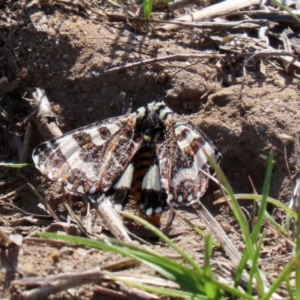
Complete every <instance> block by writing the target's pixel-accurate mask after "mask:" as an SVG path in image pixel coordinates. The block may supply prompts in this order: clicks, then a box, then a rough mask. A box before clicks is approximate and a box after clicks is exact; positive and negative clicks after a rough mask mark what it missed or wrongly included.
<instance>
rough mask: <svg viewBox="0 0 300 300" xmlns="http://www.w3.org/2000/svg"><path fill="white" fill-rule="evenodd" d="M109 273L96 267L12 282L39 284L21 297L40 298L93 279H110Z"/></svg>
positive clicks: (28, 284)
mask: <svg viewBox="0 0 300 300" xmlns="http://www.w3.org/2000/svg"><path fill="white" fill-rule="evenodd" d="M108 274H109V273H108V272H107V271H101V270H100V268H95V269H92V270H89V271H82V272H78V273H63V274H59V275H53V276H48V277H46V278H42V277H32V278H23V279H17V280H14V281H13V282H12V285H13V286H16V285H21V286H26V287H30V286H37V285H39V286H40V287H38V288H34V289H32V290H29V291H24V292H22V293H21V295H20V296H21V299H24V300H27V299H28V300H29V299H40V298H44V297H47V296H49V295H51V294H55V293H58V292H60V291H63V290H66V289H69V288H74V287H77V286H80V285H83V284H88V283H91V282H93V281H97V280H101V279H102V280H103V279H108V280H109V279H110V276H109V275H108Z"/></svg>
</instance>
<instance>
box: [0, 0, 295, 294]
mask: <svg viewBox="0 0 300 300" xmlns="http://www.w3.org/2000/svg"><path fill="white" fill-rule="evenodd" d="M4 2H5V1H4ZM4 2H3V1H0V16H1V19H0V54H1V56H0V72H1V73H0V77H2V78H0V93H1V94H3V97H2V100H1V107H2V108H4V110H5V111H6V112H7V115H4V114H3V113H2V115H1V116H2V118H1V125H2V126H1V127H2V129H1V131H0V133H1V134H0V139H1V145H0V147H1V148H0V149H1V153H0V155H1V160H2V161H5V162H10V163H12V162H18V161H19V152H18V148H17V146H16V145H18V143H20V142H21V141H22V140H23V137H24V133H25V129H26V126H27V123H28V117H29V116H30V115H31V113H32V112H33V111H32V108H31V106H30V105H29V103H28V100H27V99H28V98H30V97H31V96H30V94H29V92H28V91H29V89H30V88H34V87H40V88H42V89H44V90H45V91H46V94H47V96H48V98H49V100H50V102H51V105H52V106H51V108H52V111H53V112H54V113H55V115H56V120H57V124H58V126H59V127H60V129H61V130H62V131H63V132H67V131H69V130H71V129H75V128H78V127H80V126H84V125H88V124H90V123H92V122H95V121H100V120H103V119H105V118H109V117H113V116H118V115H121V114H122V110H123V107H124V103H125V104H126V103H127V102H128V101H129V102H131V101H132V109H133V110H135V109H137V108H138V107H140V106H143V105H145V104H147V103H149V102H151V101H153V100H154V99H157V98H158V97H162V98H163V99H164V100H165V102H166V103H167V105H168V106H169V107H170V108H171V109H173V110H174V111H175V112H176V113H179V114H186V118H188V119H189V120H190V121H191V122H193V123H194V124H195V125H196V126H198V127H199V128H200V129H201V130H202V131H203V132H204V133H205V134H206V135H207V136H208V137H209V138H210V139H211V140H212V141H213V142H214V144H215V145H216V147H217V148H218V149H219V150H220V152H221V153H222V155H223V158H222V161H221V167H222V169H223V171H224V172H225V174H226V176H227V177H228V179H229V182H230V183H231V184H232V187H233V189H234V191H235V192H236V193H252V192H253V187H252V186H251V183H250V180H249V178H251V180H252V182H253V185H254V187H255V189H256V191H257V193H261V190H262V185H263V180H264V176H265V170H266V163H267V158H268V154H269V152H270V151H271V150H272V151H273V153H274V170H273V175H272V182H271V191H270V196H272V197H274V198H276V199H279V200H280V201H282V202H284V203H287V202H288V200H289V199H290V196H291V187H290V180H289V172H288V169H287V164H288V167H289V169H290V172H291V173H292V174H295V173H296V171H297V167H298V165H297V161H296V160H295V157H294V140H295V136H296V134H297V133H298V130H299V125H298V121H299V118H300V114H299V112H300V104H299V101H298V97H299V87H298V86H299V84H298V77H297V76H295V75H294V73H293V72H291V73H290V74H288V73H287V72H285V71H284V69H283V68H282V67H280V60H279V59H277V62H278V63H277V64H276V65H275V64H274V63H273V64H271V63H269V64H267V66H266V73H265V74H263V73H262V72H260V71H259V64H260V60H258V59H254V60H253V61H252V62H251V64H249V67H248V68H247V74H246V76H245V81H244V86H243V88H242V78H243V73H242V72H243V70H242V67H243V60H236V61H234V60H226V59H220V58H218V57H215V58H209V59H191V58H188V59H179V60H170V61H167V60H165V61H161V62H157V63H153V64H148V65H147V67H146V66H145V65H141V66H139V67H136V68H132V67H130V66H129V67H128V68H126V69H124V70H122V71H116V70H115V71H112V69H113V68H115V67H120V66H123V65H127V64H130V63H134V62H138V61H143V60H146V59H150V58H155V57H161V56H166V55H174V54H177V55H180V54H190V55H196V54H199V51H208V50H209V51H214V50H215V48H214V47H215V46H214V45H212V43H211V42H210V41H209V39H207V38H206V35H205V32H202V34H203V35H202V36H201V35H200V37H199V36H198V37H197V38H196V39H195V38H194V37H193V36H194V35H195V34H194V32H193V31H192V29H189V28H185V29H182V30H180V31H176V32H163V33H161V34H158V33H157V32H155V30H154V29H151V28H150V30H148V31H147V30H145V27H144V25H143V24H142V23H141V24H138V25H136V24H135V25H134V26H133V24H131V23H130V22H129V23H126V22H124V21H123V20H120V21H119V20H116V19H110V18H109V17H108V15H107V13H108V12H110V11H111V10H113V8H112V7H111V6H110V5H109V3H103V4H101V5H97V4H96V2H91V3H88V2H85V1H77V2H69V1H61V2H60V1H57V2H56V1H50V2H46V1H45V2H43V1H31V2H30V1H21V0H20V1H13V3H11V2H7V3H6V4H5V5H4V4H3V3H4ZM1 22H2V24H1ZM29 120H30V118H29ZM42 141H44V138H43V137H42V136H41V135H40V133H39V131H38V128H36V127H35V126H33V134H32V137H31V141H30V149H29V155H28V157H27V158H26V161H27V162H32V160H31V155H30V153H31V152H32V150H33V148H34V147H35V146H37V145H38V144H39V143H40V142H42ZM285 151H286V157H287V162H286V160H285V155H284V153H285ZM0 170H1V175H0V176H1V177H2V178H1V182H0V191H1V203H0V214H1V220H0V225H1V229H2V230H3V231H4V232H5V233H7V234H12V233H14V234H21V235H22V236H23V237H24V241H23V244H22V246H21V247H20V248H18V247H14V248H10V249H4V248H2V249H1V250H0V256H1V269H0V270H1V272H0V282H1V285H0V295H1V296H0V297H1V298H2V299H9V298H15V299H17V298H18V297H19V295H20V291H21V290H24V289H25V288H24V286H19V285H18V284H17V283H16V280H17V279H22V278H27V277H42V278H46V277H48V276H50V275H55V274H60V273H64V272H80V271H84V270H89V269H92V268H94V267H95V266H101V267H105V266H106V265H107V264H108V263H111V262H118V261H120V260H122V259H123V258H121V257H117V256H114V255H112V254H110V253H105V252H102V251H95V250H90V249H82V248H76V247H72V246H69V245H65V244H62V243H53V244H49V243H46V242H43V241H41V240H39V241H38V239H37V238H35V237H34V233H35V232H37V231H40V230H45V229H49V226H50V225H51V224H52V223H53V219H52V218H51V217H48V216H47V215H45V211H44V210H43V209H42V208H41V206H40V205H39V201H38V197H37V196H36V195H35V194H34V193H33V192H32V191H31V190H30V189H29V188H28V186H25V187H24V188H23V189H22V190H21V191H19V192H17V193H13V192H14V191H15V189H16V188H18V187H22V186H23V185H26V184H27V183H30V184H31V185H32V186H34V187H35V188H36V189H37V190H38V191H39V192H40V193H41V195H43V196H47V199H48V200H49V201H50V203H51V206H52V207H53V209H54V210H55V211H56V212H57V213H58V214H59V215H60V216H62V218H64V217H66V215H67V212H66V209H65V208H64V207H63V205H62V204H61V197H60V196H59V195H60V192H59V190H58V188H57V186H56V185H55V184H53V183H51V182H50V181H49V180H48V179H46V178H45V177H44V176H42V175H41V174H40V173H39V172H38V171H37V170H35V169H33V168H31V169H26V170H23V171H22V172H21V174H22V175H19V176H16V172H17V171H15V170H11V169H7V168H1V169H0ZM217 189H218V187H217V186H216V185H215V184H214V183H211V184H210V188H209V190H208V192H207V193H206V194H205V196H204V197H203V203H204V204H205V205H206V207H207V208H208V209H209V210H210V211H211V212H212V213H213V215H215V216H216V219H217V220H218V221H219V223H220V224H221V226H222V227H223V228H224V230H225V231H226V233H227V234H228V237H229V238H230V239H231V240H232V241H233V243H234V245H235V246H236V247H237V249H238V250H240V251H241V252H242V251H243V247H244V244H243V241H242V239H241V234H240V231H239V229H238V227H237V224H236V221H235V219H234V217H233V216H232V214H231V212H230V209H229V208H228V207H227V206H221V207H215V206H214V205H213V204H212V201H213V200H214V196H213V193H214V191H216V190H217ZM10 192H12V195H11V196H10V194H9V193H10ZM72 203H73V204H72V208H73V210H74V211H75V212H76V213H77V214H78V216H80V218H82V219H83V220H85V216H86V209H85V204H84V203H83V202H82V200H81V199H76V201H75V200H74V199H72ZM251 204H252V203H250V202H249V203H247V202H246V203H245V208H246V209H248V210H249V211H251V207H252V206H251ZM270 212H271V213H273V216H274V217H275V218H276V220H277V221H278V222H279V223H280V222H282V221H283V220H282V216H281V213H280V212H279V211H277V210H275V211H272V208H271V207H270ZM182 213H183V214H184V215H185V216H186V217H187V218H189V219H190V220H191V221H193V222H194V223H195V224H197V225H198V226H199V227H200V228H202V229H203V230H205V228H206V225H205V223H203V221H202V220H199V219H198V218H197V216H196V215H195V214H194V213H193V211H192V210H189V211H184V212H182ZM167 217H168V216H167V214H166V215H165V216H164V223H165V222H166V220H167ZM126 224H127V225H128V227H129V228H130V229H131V230H132V231H133V232H134V233H135V234H137V235H139V236H140V237H141V238H144V239H146V240H148V242H150V243H151V244H152V245H151V246H149V247H152V248H153V249H155V250H156V251H159V252H160V253H164V254H170V253H172V252H171V251H170V250H169V249H168V248H167V247H165V246H164V245H163V244H162V243H161V242H159V241H158V240H157V239H155V238H154V237H151V236H149V234H148V233H145V232H144V231H143V230H141V229H140V228H137V227H136V226H135V225H133V224H130V222H129V223H128V222H127V223H126ZM51 230H52V231H55V229H53V228H52V229H51ZM92 232H93V234H101V233H103V232H104V233H105V234H108V235H109V233H108V232H107V231H105V228H103V224H102V223H101V220H99V218H98V219H95V220H93V227H92ZM169 237H171V238H172V240H173V241H174V242H176V243H177V244H178V245H179V246H181V247H182V248H183V249H184V250H186V251H188V253H190V254H191V255H192V256H193V257H195V259H196V260H199V261H201V257H202V256H201V253H202V252H203V245H204V242H203V240H202V239H201V238H200V237H199V236H197V235H196V234H195V233H194V232H193V231H192V230H191V229H189V228H188V227H187V225H186V224H185V223H184V222H183V221H181V220H180V219H178V218H175V220H174V222H173V223H172V225H171V229H170V232H169ZM26 238H27V240H26ZM289 251H290V248H289V247H288V245H287V244H286V243H285V241H284V240H283V239H281V238H280V237H279V236H278V235H277V234H276V233H274V232H273V231H272V230H271V229H269V228H266V239H265V243H264V246H263V251H262V252H263V254H264V257H262V260H264V259H265V260H266V261H270V259H273V261H274V262H275V261H276V259H278V260H279V261H280V260H281V261H282V259H281V258H282V257H285V256H286V255H287V254H288V253H289ZM213 259H214V260H219V261H226V257H225V254H224V252H223V251H222V250H220V249H216V250H215V251H214V253H213ZM262 267H263V268H264V270H265V271H266V272H270V273H272V272H273V271H274V272H275V273H276V268H278V265H276V266H274V265H273V264H272V263H270V262H269V263H266V264H263V263H262ZM128 270H130V271H131V272H132V273H139V274H152V273H153V272H152V271H151V270H149V269H147V268H146V267H143V266H135V267H132V268H130V269H128V268H126V270H125V271H126V272H128ZM118 271H119V270H118ZM96 284H99V282H98V283H95V284H89V285H84V286H81V287H78V288H72V289H68V290H66V291H64V292H61V293H58V294H55V295H52V296H50V298H49V299H108V298H107V296H103V295H102V294H101V293H98V292H97V291H96V289H95V285H96ZM27 288H28V287H27Z"/></svg>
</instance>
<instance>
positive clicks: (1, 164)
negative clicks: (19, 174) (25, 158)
mask: <svg viewBox="0 0 300 300" xmlns="http://www.w3.org/2000/svg"><path fill="white" fill-rule="evenodd" d="M0 167H6V168H13V169H24V168H33V167H34V164H25V163H24V164H13V163H0Z"/></svg>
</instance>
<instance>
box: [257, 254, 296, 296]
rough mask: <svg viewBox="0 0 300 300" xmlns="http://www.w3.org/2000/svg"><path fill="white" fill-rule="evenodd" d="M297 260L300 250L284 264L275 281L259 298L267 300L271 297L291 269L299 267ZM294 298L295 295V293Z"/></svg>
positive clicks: (288, 275) (287, 276)
mask: <svg viewBox="0 0 300 300" xmlns="http://www.w3.org/2000/svg"><path fill="white" fill-rule="evenodd" d="M299 260H300V251H298V252H297V253H296V255H295V256H294V257H293V259H292V260H291V261H290V262H289V263H288V264H286V266H285V267H284V269H283V271H282V272H281V273H280V274H279V275H278V276H277V278H276V279H275V281H274V282H273V284H272V285H271V287H270V289H269V290H268V292H267V293H266V294H265V295H264V296H263V297H261V300H269V299H272V298H271V296H272V294H273V293H275V292H276V290H277V289H278V288H279V287H280V285H281V284H282V283H283V282H284V281H285V280H286V279H288V278H289V277H290V274H291V272H292V270H293V269H294V268H295V267H296V269H297V268H299V263H300V262H299ZM296 293H297V286H296ZM296 299H299V298H297V295H296Z"/></svg>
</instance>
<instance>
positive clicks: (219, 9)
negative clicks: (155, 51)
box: [160, 0, 261, 30]
mask: <svg viewBox="0 0 300 300" xmlns="http://www.w3.org/2000/svg"><path fill="white" fill-rule="evenodd" d="M260 2H261V0H239V1H236V0H227V1H223V2H221V3H218V4H214V5H211V6H208V7H206V8H203V9H201V10H198V11H196V12H194V13H192V14H188V15H185V16H182V17H179V18H177V19H175V20H174V21H178V22H184V21H186V22H196V21H200V20H203V19H210V18H213V17H216V16H219V15H220V14H227V13H230V12H234V11H237V10H239V9H243V8H246V7H249V6H252V5H259V4H260ZM160 28H161V29H164V30H174V29H178V28H180V26H178V25H174V24H167V25H164V26H162V27H160Z"/></svg>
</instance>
